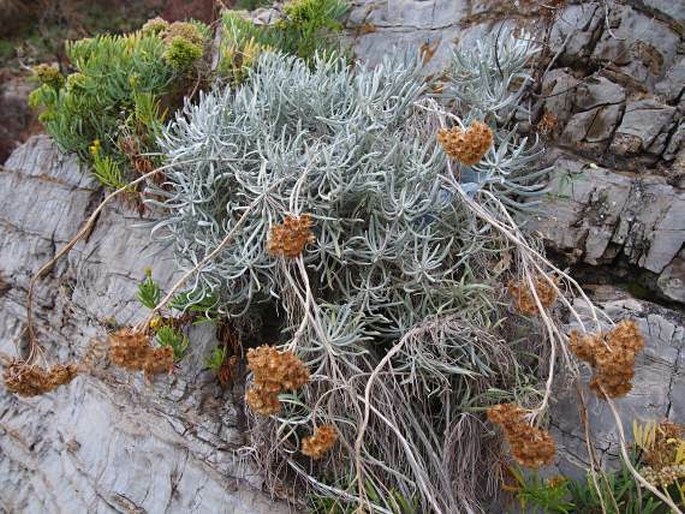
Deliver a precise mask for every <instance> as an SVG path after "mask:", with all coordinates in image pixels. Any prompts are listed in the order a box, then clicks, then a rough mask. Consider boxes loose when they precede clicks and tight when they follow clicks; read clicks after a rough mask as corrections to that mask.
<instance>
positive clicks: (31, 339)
mask: <svg viewBox="0 0 685 514" xmlns="http://www.w3.org/2000/svg"><path fill="white" fill-rule="evenodd" d="M193 162H197V159H194V160H191V161H186V162H183V163H174V164H167V165H164V166H160V167H159V168H156V169H154V170H152V171H150V172H148V173H146V174H144V175H141V176H140V177H138V178H137V179H135V180H132V181H131V182H129V183H128V184H126V185H125V186H123V187H120V188H119V189H117V190H116V191H114V192H112V193H110V194H108V195H107V196H106V197H105V199H104V200H103V201H102V202H100V205H98V206H97V208H96V209H95V210H94V211H93V213H92V214H91V215H90V217H89V218H88V219H87V220H86V222H85V223H84V224H83V226H82V227H81V229H80V230H79V231H78V232H77V233H76V235H75V236H74V237H72V238H71V240H69V242H68V243H67V244H66V245H64V246H63V247H62V248H61V249H60V250H59V251H58V252H57V253H56V254H55V255H54V257H52V259H50V260H49V261H48V262H46V263H45V264H43V266H41V268H40V269H39V270H38V271H37V272H36V273H35V274H34V275H33V277H31V281H30V282H29V288H28V292H27V294H26V334H27V337H28V343H29V355H28V358H27V359H26V362H28V363H30V362H32V361H33V359H34V358H35V356H36V352H37V351H39V346H38V343H37V342H36V335H35V332H34V330H33V307H32V303H33V291H34V289H35V286H36V283H37V282H38V281H39V280H40V279H41V278H43V277H44V276H45V275H46V274H47V273H49V272H50V270H51V269H52V268H53V266H54V265H55V264H56V263H57V261H58V260H59V259H61V258H62V257H64V256H65V255H66V254H67V253H69V251H71V249H72V248H73V247H74V246H75V245H76V243H78V242H79V241H80V240H81V239H82V238H83V237H85V236H86V235H88V234H89V233H90V231H91V230H92V228H93V225H94V224H95V222H96V221H97V219H98V216H100V213H101V212H102V209H104V208H105V206H106V205H107V204H108V203H109V202H111V201H112V200H114V199H115V198H117V197H118V196H119V195H121V194H122V193H125V192H128V191H130V190H131V188H132V187H134V186H137V185H138V184H140V183H141V182H144V181H145V180H147V179H149V178H150V177H152V176H154V175H156V174H157V173H159V172H161V171H164V170H166V169H168V168H170V167H172V166H176V165H178V164H192V163H193Z"/></svg>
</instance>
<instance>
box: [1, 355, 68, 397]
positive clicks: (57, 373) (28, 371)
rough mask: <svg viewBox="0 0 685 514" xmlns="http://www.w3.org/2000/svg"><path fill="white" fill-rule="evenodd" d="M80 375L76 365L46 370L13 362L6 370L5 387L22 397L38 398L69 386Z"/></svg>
mask: <svg viewBox="0 0 685 514" xmlns="http://www.w3.org/2000/svg"><path fill="white" fill-rule="evenodd" d="M77 374H78V367H77V366H76V365H75V364H66V365H64V364H57V365H55V366H52V367H51V368H50V369H48V370H46V369H44V368H41V367H40V366H35V365H30V364H27V363H26V362H24V361H20V360H13V361H12V362H11V363H10V365H9V366H8V367H7V368H6V369H5V373H4V379H5V386H6V387H7V389H8V390H9V391H11V392H13V393H16V394H18V395H20V396H36V395H39V394H43V393H47V392H50V391H53V390H54V389H57V388H58V387H59V386H61V385H65V384H68V383H69V382H71V381H72V380H73V379H74V377H76V375H77Z"/></svg>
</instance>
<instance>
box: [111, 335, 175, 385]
mask: <svg viewBox="0 0 685 514" xmlns="http://www.w3.org/2000/svg"><path fill="white" fill-rule="evenodd" d="M109 358H110V360H111V361H112V362H113V363H114V364H116V365H117V366H121V367H122V368H126V369H130V370H132V371H143V372H144V373H145V376H146V377H147V378H148V379H149V378H151V377H152V375H156V374H158V373H163V372H165V371H169V370H170V369H172V368H173V366H174V350H173V348H171V347H170V346H165V347H162V348H153V347H151V346H150V343H149V340H148V337H147V336H146V335H145V334H144V333H142V332H132V331H129V330H127V329H121V330H119V331H118V332H115V333H113V334H110V336H109Z"/></svg>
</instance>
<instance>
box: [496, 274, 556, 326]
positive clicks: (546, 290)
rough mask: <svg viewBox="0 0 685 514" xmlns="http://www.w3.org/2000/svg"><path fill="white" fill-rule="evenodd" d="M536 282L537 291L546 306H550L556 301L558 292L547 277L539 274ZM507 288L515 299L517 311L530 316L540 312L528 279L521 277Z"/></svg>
mask: <svg viewBox="0 0 685 514" xmlns="http://www.w3.org/2000/svg"><path fill="white" fill-rule="evenodd" d="M534 284H535V292H536V293H537V295H538V298H539V300H540V303H541V304H542V306H543V307H544V308H548V307H549V306H550V305H552V304H553V303H554V302H555V301H556V299H557V292H556V290H555V289H554V287H552V285H551V284H550V283H549V282H548V281H547V279H546V278H544V277H540V276H538V277H536V278H535V281H534ZM507 289H508V290H509V294H510V295H511V296H512V298H513V299H514V306H515V307H516V310H517V311H519V312H520V313H521V314H525V315H528V316H534V315H535V314H537V313H538V306H537V303H536V302H535V298H534V297H533V294H532V293H531V291H530V288H529V287H528V282H527V281H526V280H524V279H521V280H518V281H516V282H514V281H512V282H509V284H508V285H507Z"/></svg>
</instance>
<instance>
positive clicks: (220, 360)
mask: <svg viewBox="0 0 685 514" xmlns="http://www.w3.org/2000/svg"><path fill="white" fill-rule="evenodd" d="M226 353H227V350H226V347H225V346H217V347H216V348H214V349H213V350H212V353H210V354H209V356H208V357H207V360H206V361H205V364H206V365H207V368H208V369H209V370H211V371H213V372H214V373H219V371H220V370H221V366H223V365H224V361H225V360H226Z"/></svg>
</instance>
